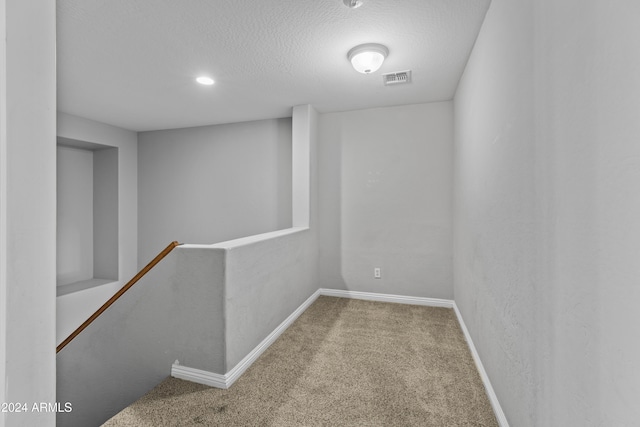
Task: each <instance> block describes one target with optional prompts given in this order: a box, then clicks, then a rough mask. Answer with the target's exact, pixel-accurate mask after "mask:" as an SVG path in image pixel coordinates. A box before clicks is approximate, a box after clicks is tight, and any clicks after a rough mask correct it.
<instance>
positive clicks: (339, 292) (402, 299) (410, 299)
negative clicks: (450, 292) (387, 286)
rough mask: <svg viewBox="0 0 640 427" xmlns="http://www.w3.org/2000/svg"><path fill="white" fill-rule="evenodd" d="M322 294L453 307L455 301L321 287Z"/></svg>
mask: <svg viewBox="0 0 640 427" xmlns="http://www.w3.org/2000/svg"><path fill="white" fill-rule="evenodd" d="M320 295H326V296H329V297H340V298H353V299H362V300H367V301H381V302H393V303H397V304H411V305H424V306H429V307H446V308H453V301H452V300H450V299H438V298H423V297H408V296H404V295H392V294H376V293H372V292H358V291H344V290H340V289H326V288H320Z"/></svg>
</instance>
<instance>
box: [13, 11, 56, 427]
mask: <svg viewBox="0 0 640 427" xmlns="http://www.w3.org/2000/svg"><path fill="white" fill-rule="evenodd" d="M55 11H56V7H55V3H54V2H50V1H46V0H34V1H30V2H25V1H22V0H0V38H1V40H2V42H1V43H0V317H1V319H2V320H0V402H29V403H30V402H55V400H56V396H55V375H56V369H55V350H54V348H55V292H56V253H55V251H56V220H55V211H56V160H55V159H56V135H55V133H56V117H55V111H56V78H55V73H56V62H55V40H56V30H55V24H56V17H55ZM0 425H2V426H6V427H13V426H26V425H29V426H43V427H45V426H53V425H55V416H54V414H53V413H46V412H29V413H4V412H0Z"/></svg>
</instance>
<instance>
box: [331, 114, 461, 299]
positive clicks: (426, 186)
mask: <svg viewBox="0 0 640 427" xmlns="http://www.w3.org/2000/svg"><path fill="white" fill-rule="evenodd" d="M318 150H319V151H318V159H319V160H318V161H319V186H320V187H319V197H320V202H319V209H320V211H319V212H320V216H319V218H320V223H319V231H320V234H319V239H320V283H321V286H322V287H327V288H335V289H348V290H354V291H365V292H380V293H386V294H400V295H411V296H421V297H431V298H449V299H450V298H452V297H453V288H452V273H451V272H452V249H451V247H452V219H451V213H452V210H451V209H452V208H451V194H452V167H453V166H452V152H453V107H452V103H451V102H441V103H432V104H421V105H408V106H400V107H390V108H380V109H370V110H359V111H349V112H343V113H328V114H321V115H320V120H319V144H318ZM374 267H380V268H381V269H382V278H381V279H374V276H373V269H374Z"/></svg>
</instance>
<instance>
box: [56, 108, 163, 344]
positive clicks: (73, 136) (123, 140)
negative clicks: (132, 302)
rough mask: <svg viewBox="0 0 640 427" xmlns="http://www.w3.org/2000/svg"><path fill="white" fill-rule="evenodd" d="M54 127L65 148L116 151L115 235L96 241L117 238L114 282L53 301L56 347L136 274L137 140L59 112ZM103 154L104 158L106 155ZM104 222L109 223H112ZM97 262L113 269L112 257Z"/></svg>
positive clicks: (122, 131)
mask: <svg viewBox="0 0 640 427" xmlns="http://www.w3.org/2000/svg"><path fill="white" fill-rule="evenodd" d="M57 124H58V129H57V135H58V138H62V139H66V140H67V141H65V142H64V143H65V145H69V144H72V143H73V142H74V141H81V142H86V143H88V144H85V145H82V144H80V146H81V147H86V148H90V149H95V148H96V144H99V146H101V147H105V146H106V147H113V148H117V155H118V159H117V160H118V161H117V163H118V165H117V174H118V175H117V185H118V203H117V209H118V216H117V225H118V227H117V228H118V233H117V236H107V237H99V238H100V239H102V238H106V239H109V241H111V242H112V239H113V238H116V237H117V242H118V259H117V265H118V275H117V277H118V280H116V281H112V282H110V283H108V284H104V285H102V286H98V287H93V288H89V289H85V290H82V291H78V292H74V293H70V294H67V295H63V296H59V297H58V298H57V299H56V311H57V316H56V317H57V323H56V339H57V342H58V343H60V342H61V341H62V340H64V339H65V338H66V337H67V336H68V335H69V334H70V333H71V332H73V330H74V329H76V328H77V327H78V326H79V325H80V324H81V323H82V322H84V321H85V320H86V319H87V318H88V317H89V316H90V315H91V314H93V312H94V311H95V310H97V309H98V308H99V307H100V306H101V305H102V304H103V303H104V302H105V301H106V300H108V299H109V298H110V297H111V295H113V294H114V293H115V292H116V291H117V290H118V289H119V288H120V287H122V285H123V284H124V283H126V282H127V281H128V280H129V279H131V278H132V277H133V276H134V275H135V274H136V273H137V272H138V258H137V255H138V158H137V153H138V139H137V134H136V133H135V132H132V131H129V130H126V129H120V128H117V127H114V126H110V125H107V124H104V123H100V122H96V121H93V120H88V119H85V118H82V117H77V116H72V115H70V114H65V113H62V112H58V116H57ZM107 150H111V149H107ZM114 151H115V150H114ZM97 152H98V151H96V153H97ZM110 152H111V153H113V152H112V151H110ZM105 154H106V155H108V153H105ZM94 155H95V154H94ZM94 160H95V159H94ZM112 162H113V159H112ZM113 180H114V178H113V177H112V178H111V179H110V180H109V181H108V182H110V183H111V185H112V184H113ZM98 181H99V182H98V186H97V188H98V191H99V192H102V190H101V188H106V187H103V184H106V182H107V181H104V182H103V180H102V178H100V179H99V180H98ZM107 187H108V186H107ZM94 191H95V190H94ZM109 197H112V196H109ZM103 200H104V198H103ZM107 203H108V205H107V206H103V207H101V208H100V211H101V212H109V211H110V210H112V209H114V208H115V206H114V203H109V202H108V200H107ZM108 221H113V219H111V220H108ZM113 226H114V225H113V224H110V225H109V223H108V222H107V226H106V227H105V228H104V229H102V230H104V231H102V232H101V231H100V229H98V230H96V231H97V234H98V235H99V236H104V234H107V233H109V230H111V229H112V228H113ZM95 243H97V242H95ZM168 243H169V242H167V244H168ZM165 246H166V245H165ZM160 249H162V248H160ZM160 249H158V251H159V250H160ZM100 262H108V265H110V266H111V267H110V268H113V265H114V263H115V261H114V260H113V258H112V257H102V256H101V257H100ZM94 267H95V265H94ZM102 283H103V282H102Z"/></svg>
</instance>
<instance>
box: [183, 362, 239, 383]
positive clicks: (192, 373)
mask: <svg viewBox="0 0 640 427" xmlns="http://www.w3.org/2000/svg"><path fill="white" fill-rule="evenodd" d="M171 376H172V377H174V378H180V379H181V380H187V381H191V382H194V383H198V384H204V385H208V386H209V387H216V388H222V389H228V388H229V386H230V385H231V384H229V383H228V378H227V376H226V375H220V374H216V373H214V372H209V371H203V370H201V369H196V368H190V367H188V366H182V365H180V362H178V361H177V360H176V361H175V363H174V364H173V365H171Z"/></svg>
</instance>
